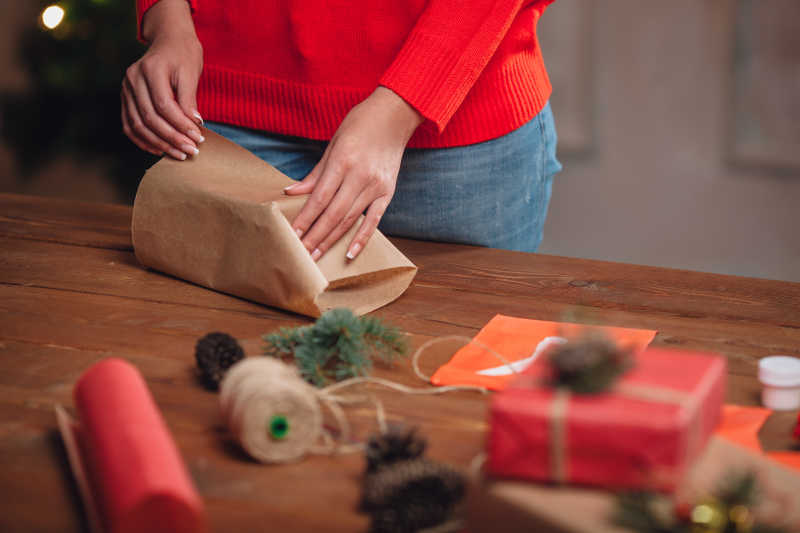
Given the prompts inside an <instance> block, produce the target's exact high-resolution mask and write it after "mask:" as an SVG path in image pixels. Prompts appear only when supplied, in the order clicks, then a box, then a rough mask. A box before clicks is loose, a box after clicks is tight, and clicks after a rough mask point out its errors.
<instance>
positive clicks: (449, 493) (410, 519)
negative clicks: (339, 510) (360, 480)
mask: <svg viewBox="0 0 800 533" xmlns="http://www.w3.org/2000/svg"><path fill="white" fill-rule="evenodd" d="M465 492H466V483H465V481H464V477H463V476H462V475H461V474H460V473H459V472H457V471H456V470H454V469H453V468H451V467H449V466H447V465H444V464H441V463H436V462H433V461H429V460H427V459H413V460H409V461H400V462H397V463H395V464H392V465H390V466H386V467H385V468H382V469H380V470H379V471H377V472H375V473H373V474H368V475H367V476H366V477H365V479H364V492H363V496H362V501H361V508H362V510H364V511H366V512H368V513H370V515H371V516H372V522H371V526H370V533H413V532H415V531H417V530H419V529H424V528H429V527H433V526H437V525H439V524H442V523H444V522H446V521H447V520H449V519H450V518H451V517H452V515H453V511H454V510H455V508H456V505H457V504H458V503H459V502H460V501H461V499H462V498H463V497H464V494H465Z"/></svg>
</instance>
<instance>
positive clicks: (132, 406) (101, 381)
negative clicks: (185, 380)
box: [74, 358, 206, 533]
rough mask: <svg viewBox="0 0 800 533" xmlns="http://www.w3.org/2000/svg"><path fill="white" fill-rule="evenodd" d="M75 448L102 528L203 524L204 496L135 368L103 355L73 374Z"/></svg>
mask: <svg viewBox="0 0 800 533" xmlns="http://www.w3.org/2000/svg"><path fill="white" fill-rule="evenodd" d="M74 399H75V406H76V408H77V410H78V412H79V414H80V428H79V430H78V432H77V437H78V443H79V446H80V450H81V456H82V458H83V461H84V466H85V469H86V470H87V476H88V478H89V480H88V481H89V484H90V486H91V491H92V494H93V497H94V500H95V502H96V505H97V512H98V514H99V516H100V521H101V523H102V527H103V530H104V531H108V532H113V533H118V532H129V531H130V532H139V533H140V532H147V533H159V532H165V533H166V532H177V533H190V532H191V533H195V532H202V531H206V520H205V512H204V509H203V503H202V500H201V499H200V497H199V496H198V494H197V492H196V491H195V489H194V486H193V485H192V482H191V481H190V479H189V476H188V473H187V472H186V468H185V467H184V464H183V461H182V460H181V457H180V454H179V453H178V450H177V448H176V447H175V443H174V442H173V440H172V438H171V436H170V434H169V430H168V429H167V426H166V424H165V423H164V420H163V419H162V418H161V414H160V413H159V411H158V407H157V406H156V404H155V402H154V401H153V397H152V396H151V395H150V391H149V390H148V388H147V385H146V384H145V382H144V380H143V379H142V376H141V374H139V372H138V371H137V370H136V368H134V367H133V366H132V365H130V364H129V363H127V362H125V361H123V360H121V359H114V358H110V359H104V360H103V361H100V362H99V363H97V364H95V365H93V366H92V367H91V368H89V370H87V371H86V372H85V373H84V374H83V376H81V378H80V379H79V380H78V383H77V384H76V385H75V390H74Z"/></svg>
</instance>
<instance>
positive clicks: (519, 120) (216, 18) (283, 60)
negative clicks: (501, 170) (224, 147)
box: [136, 0, 553, 148]
mask: <svg viewBox="0 0 800 533" xmlns="http://www.w3.org/2000/svg"><path fill="white" fill-rule="evenodd" d="M157 1H158V0H136V3H137V9H138V14H139V24H140V28H141V18H142V15H143V14H144V13H145V11H147V9H148V8H150V7H151V6H152V5H153V4H155V3H156V2H157ZM552 1H553V0H537V1H531V0H529V1H522V0H271V1H264V0H239V1H237V2H234V3H232V2H230V0H188V2H189V4H190V5H191V7H192V13H193V17H194V23H195V27H196V28H197V34H198V37H199V38H200V42H201V43H202V45H203V52H204V68H203V74H202V77H201V78H200V85H199V88H198V95H197V98H198V106H199V108H200V113H201V114H202V115H203V117H205V118H206V119H210V120H213V121H219V122H225V123H229V124H235V125H238V126H244V127H248V128H255V129H260V130H266V131H270V132H274V133H281V134H286V135H296V136H300V137H307V138H311V139H321V140H327V139H330V138H331V137H332V136H333V134H334V132H335V131H336V128H337V127H338V126H339V124H340V123H341V121H342V119H343V118H344V116H345V115H346V114H347V112H348V111H349V110H350V109H351V108H352V107H353V106H354V105H356V104H358V103H359V102H360V101H362V100H363V99H364V98H366V97H367V96H369V94H370V93H371V92H372V91H373V90H374V89H375V87H376V86H378V85H383V86H385V87H388V88H390V89H392V90H393V91H394V92H396V93H397V94H399V95H400V96H401V97H402V98H403V99H404V100H405V101H406V102H408V103H409V104H411V105H412V106H413V107H414V108H415V109H416V110H417V111H419V112H420V113H421V114H422V115H423V116H424V117H425V119H426V121H425V122H424V123H423V124H422V126H420V127H419V128H418V129H417V131H416V133H415V134H414V136H413V137H412V138H411V141H410V142H409V144H408V146H409V147H418V148H434V147H446V146H459V145H465V144H472V143H476V142H481V141H485V140H488V139H493V138H496V137H499V136H501V135H504V134H506V133H508V132H510V131H512V130H514V129H516V128H518V127H519V126H521V125H523V124H525V123H526V122H527V121H529V120H530V119H531V118H533V117H534V116H535V115H536V114H537V113H538V112H539V111H540V110H541V109H542V107H543V106H544V105H545V103H546V102H547V99H548V98H549V97H550V91H551V86H550V81H549V79H548V77H547V72H546V71H545V68H544V62H543V61H542V54H541V50H540V48H539V43H538V41H537V38H536V24H537V22H538V20H539V17H540V16H541V14H542V12H543V11H544V10H545V7H546V6H547V5H548V4H550V3H551V2H552ZM232 4H233V5H232ZM234 6H235V7H234ZM140 37H141V30H140Z"/></svg>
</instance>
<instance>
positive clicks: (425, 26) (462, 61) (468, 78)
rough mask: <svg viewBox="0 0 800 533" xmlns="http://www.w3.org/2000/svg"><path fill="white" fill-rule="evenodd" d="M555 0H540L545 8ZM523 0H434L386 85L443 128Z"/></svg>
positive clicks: (392, 67) (387, 75)
mask: <svg viewBox="0 0 800 533" xmlns="http://www.w3.org/2000/svg"><path fill="white" fill-rule="evenodd" d="M552 1H553V0H549V1H548V0H544V1H542V2H538V3H539V4H541V7H539V9H544V6H546V5H547V4H550V3H552ZM526 3H529V2H524V1H523V0H471V1H466V0H430V1H429V2H428V6H427V7H426V8H425V11H424V12H423V13H422V15H421V16H420V18H419V20H418V21H417V24H416V25H415V26H414V28H413V29H412V30H411V33H410V34H409V36H408V38H407V39H406V42H405V43H404V44H403V47H402V48H401V49H400V52H399V53H398V55H397V57H396V58H395V60H394V61H393V62H392V64H391V65H390V66H389V68H388V69H387V70H386V72H384V74H383V76H382V77H381V80H380V82H379V83H380V85H383V86H385V87H388V88H389V89H392V90H393V91H394V92H396V93H397V94H398V95H400V96H401V97H402V98H403V99H404V100H405V101H406V102H408V103H409V104H411V105H412V106H413V107H414V108H415V109H416V110H417V111H419V112H420V113H421V114H422V116H424V117H425V118H426V119H428V120H431V121H432V122H434V123H435V124H436V126H437V128H438V130H439V132H440V133H441V132H442V130H444V128H445V126H446V125H447V123H448V121H449V120H450V118H451V117H452V116H453V113H455V112H456V110H457V109H458V107H459V106H460V105H461V102H462V101H463V100H464V97H465V96H466V95H467V93H468V92H469V90H470V88H472V86H473V85H474V84H475V81H476V80H477V79H478V76H480V74H481V72H482V71H483V69H484V67H485V66H486V64H487V63H488V62H489V60H490V59H491V57H492V55H493V54H494V52H495V50H497V47H498V45H499V44H500V42H501V41H502V40H503V37H504V36H505V35H506V32H508V29H509V27H510V26H511V23H512V22H513V21H514V18H515V17H516V16H517V14H518V13H519V11H520V9H521V8H522V6H523V5H524V4H526Z"/></svg>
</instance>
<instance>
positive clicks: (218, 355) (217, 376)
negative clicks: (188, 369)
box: [194, 333, 244, 390]
mask: <svg viewBox="0 0 800 533" xmlns="http://www.w3.org/2000/svg"><path fill="white" fill-rule="evenodd" d="M194 355H195V359H196V360H197V368H198V370H199V371H200V378H201V379H202V381H203V385H205V387H206V388H208V389H209V390H217V389H218V388H219V384H220V382H221V381H222V378H223V377H225V372H227V371H228V369H229V368H230V367H231V366H233V365H234V364H235V363H237V362H239V361H241V360H242V359H244V350H242V347H241V346H240V345H239V343H238V342H236V339H234V338H233V337H231V336H230V335H228V334H227V333H209V334H208V335H206V336H205V337H202V338H201V339H200V340H198V341H197V346H196V347H195V353H194Z"/></svg>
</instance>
